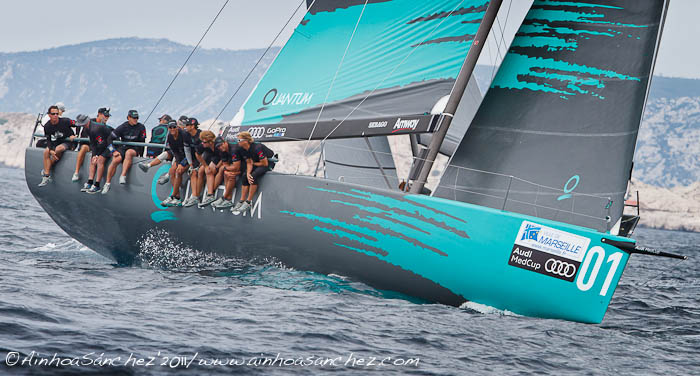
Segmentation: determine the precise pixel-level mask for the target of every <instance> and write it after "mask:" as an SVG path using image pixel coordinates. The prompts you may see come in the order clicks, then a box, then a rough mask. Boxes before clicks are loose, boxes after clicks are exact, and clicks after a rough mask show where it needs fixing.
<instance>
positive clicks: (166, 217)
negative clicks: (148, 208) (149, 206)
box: [151, 211, 177, 223]
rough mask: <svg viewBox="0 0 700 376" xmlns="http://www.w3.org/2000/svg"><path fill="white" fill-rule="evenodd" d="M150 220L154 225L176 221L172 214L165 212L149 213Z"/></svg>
mask: <svg viewBox="0 0 700 376" xmlns="http://www.w3.org/2000/svg"><path fill="white" fill-rule="evenodd" d="M151 219H152V220H153V222H155V223H160V222H163V221H177V217H175V215H174V214H173V213H171V212H167V211H157V212H154V213H151Z"/></svg>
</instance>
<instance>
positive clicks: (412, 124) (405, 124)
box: [391, 118, 420, 133]
mask: <svg viewBox="0 0 700 376" xmlns="http://www.w3.org/2000/svg"><path fill="white" fill-rule="evenodd" d="M419 121H420V120H419V119H411V120H401V118H398V119H397V120H396V124H394V130H393V131H391V133H396V132H399V131H406V130H412V131H413V130H416V127H417V126H418V122H419Z"/></svg>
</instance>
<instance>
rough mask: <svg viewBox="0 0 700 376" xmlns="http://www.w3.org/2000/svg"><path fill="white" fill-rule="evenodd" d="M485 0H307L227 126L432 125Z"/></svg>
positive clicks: (357, 131) (269, 131)
mask: <svg viewBox="0 0 700 376" xmlns="http://www.w3.org/2000/svg"><path fill="white" fill-rule="evenodd" d="M488 4H489V1H487V0H438V1H431V2H416V1H412V0H390V1H389V0H387V1H341V0H316V1H309V2H308V5H309V6H310V9H309V12H308V13H307V14H306V16H305V17H304V18H303V20H302V21H301V22H300V24H299V25H298V26H297V29H296V31H295V33H293V35H292V36H291V38H290V40H289V41H288V42H287V44H286V45H285V46H284V47H283V48H282V50H281V51H280V53H279V54H278V56H277V58H276V59H275V61H274V63H273V64H272V66H271V67H270V68H269V69H268V71H267V73H266V74H265V76H264V77H263V78H262V79H261V81H260V82H259V83H258V85H257V87H256V89H255V90H254V92H253V93H252V94H251V95H250V96H249V98H248V100H247V101H246V103H245V104H244V105H243V107H242V108H241V109H240V111H239V113H238V114H237V115H236V116H235V117H234V120H233V121H232V122H231V125H232V126H234V127H236V130H238V131H243V130H251V129H253V131H252V133H258V134H259V135H260V136H262V137H261V138H263V139H265V140H266V141H276V140H283V139H306V138H309V136H311V138H312V139H324V138H338V137H359V136H369V135H379V134H387V135H388V134H397V133H418V132H430V131H432V125H433V123H434V120H433V119H432V117H433V114H431V110H432V108H433V107H434V106H435V104H436V103H437V102H438V101H439V100H440V98H442V97H444V96H446V95H449V93H450V91H451V90H452V87H453V85H454V81H455V78H456V77H457V74H458V73H459V69H460V67H461V65H462V62H463V60H464V58H465V56H466V55H467V52H468V51H469V48H470V47H471V44H472V40H473V38H474V35H475V33H476V31H477V29H478V27H479V24H480V21H481V19H482V18H483V15H484V10H485V9H486V6H487V5H488ZM341 61H342V64H340V63H341ZM314 127H315V129H314ZM312 130H313V134H311V133H312V132H311V131H312ZM259 138H260V137H259Z"/></svg>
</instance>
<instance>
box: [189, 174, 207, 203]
mask: <svg viewBox="0 0 700 376" xmlns="http://www.w3.org/2000/svg"><path fill="white" fill-rule="evenodd" d="M205 170H206V167H205V166H199V169H197V172H196V174H197V184H193V185H192V196H193V197H199V196H201V195H202V189H203V188H204V183H205V181H207V180H208V179H207V176H206V172H205Z"/></svg>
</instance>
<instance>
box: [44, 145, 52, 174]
mask: <svg viewBox="0 0 700 376" xmlns="http://www.w3.org/2000/svg"><path fill="white" fill-rule="evenodd" d="M51 165H52V163H51V151H49V148H46V149H44V174H46V175H51Z"/></svg>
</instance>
